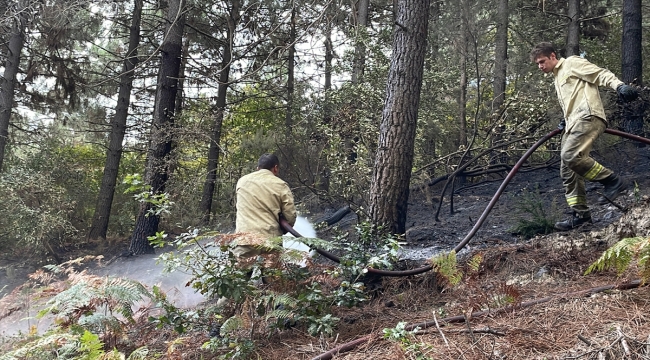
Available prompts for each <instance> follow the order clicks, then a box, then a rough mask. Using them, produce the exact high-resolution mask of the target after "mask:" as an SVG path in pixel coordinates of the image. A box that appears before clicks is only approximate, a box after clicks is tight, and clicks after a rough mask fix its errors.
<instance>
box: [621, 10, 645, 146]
mask: <svg viewBox="0 0 650 360" xmlns="http://www.w3.org/2000/svg"><path fill="white" fill-rule="evenodd" d="M641 14H642V9H641V0H624V1H623V38H622V44H621V50H622V54H621V80H623V81H624V82H625V83H628V84H636V85H639V86H643V56H642V46H641V44H642V43H641V40H642V16H641ZM644 113H645V102H644V101H634V102H631V103H626V104H623V111H622V114H621V117H622V119H623V128H624V129H625V131H626V132H628V133H630V134H634V135H639V136H643V118H644Z"/></svg>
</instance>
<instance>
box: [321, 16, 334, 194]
mask: <svg viewBox="0 0 650 360" xmlns="http://www.w3.org/2000/svg"><path fill="white" fill-rule="evenodd" d="M326 26H327V27H326V29H325V41H323V42H324V45H325V85H324V87H323V91H324V93H325V99H324V105H323V124H329V123H330V122H331V120H332V114H331V111H332V105H331V99H330V97H331V92H332V61H333V60H334V46H333V44H332V25H331V22H330V21H328V22H327V25H326ZM324 146H328V145H327V141H325V144H324ZM321 163H322V164H324V165H323V168H322V169H321V170H320V176H319V181H318V189H319V190H321V191H323V192H325V193H327V192H328V191H329V173H330V170H329V168H328V166H327V159H326V157H325V156H322V161H321Z"/></svg>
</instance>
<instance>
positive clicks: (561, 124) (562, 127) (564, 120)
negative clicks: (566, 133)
mask: <svg viewBox="0 0 650 360" xmlns="http://www.w3.org/2000/svg"><path fill="white" fill-rule="evenodd" d="M565 127H566V119H562V121H560V123H559V124H557V128H558V129H560V130H564V128H565Z"/></svg>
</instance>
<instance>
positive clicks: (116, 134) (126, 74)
mask: <svg viewBox="0 0 650 360" xmlns="http://www.w3.org/2000/svg"><path fill="white" fill-rule="evenodd" d="M142 3H143V0H135V1H134V2H133V18H132V20H131V27H130V28H129V49H128V51H127V53H126V57H125V58H124V64H123V66H122V74H121V75H120V90H119V92H118V97H117V106H116V107H115V115H114V116H113V119H112V121H111V133H110V134H109V136H108V139H109V140H108V150H107V151H106V162H105V163H104V175H103V176H102V184H101V186H100V188H99V194H98V195H97V204H95V214H94V215H93V222H92V225H91V227H90V232H89V234H88V238H89V239H106V232H107V231H108V221H109V218H110V215H111V207H112V204H113V196H114V194H115V185H116V183H117V175H118V170H119V168H120V161H121V159H122V150H123V146H122V142H123V140H124V134H125V133H126V119H127V117H128V114H129V104H130V103H131V90H132V89H133V78H134V76H135V74H134V69H135V67H136V65H137V64H138V45H139V44H140V21H141V18H142Z"/></svg>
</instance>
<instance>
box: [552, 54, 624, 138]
mask: <svg viewBox="0 0 650 360" xmlns="http://www.w3.org/2000/svg"><path fill="white" fill-rule="evenodd" d="M553 75H554V77H555V91H556V92H557V97H558V99H559V101H560V106H561V107H562V111H563V112H564V118H565V119H566V131H567V132H569V133H570V132H571V129H572V128H573V126H574V125H575V124H576V122H577V121H578V120H580V119H585V118H589V117H591V116H596V117H598V118H600V119H602V120H603V121H605V123H607V119H606V118H605V109H604V108H603V103H602V101H601V100H600V93H599V92H598V87H599V86H609V87H611V88H612V89H614V90H616V87H618V86H619V85H621V84H622V83H623V82H622V81H621V80H619V79H618V78H617V77H616V75H614V74H613V73H612V72H611V71H609V70H607V69H603V68H600V67H598V66H596V65H594V64H592V63H590V62H589V61H587V60H585V59H583V58H581V57H579V56H570V57H568V58H566V59H565V58H562V59H560V60H559V61H558V63H557V65H555V68H554V69H553Z"/></svg>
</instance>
